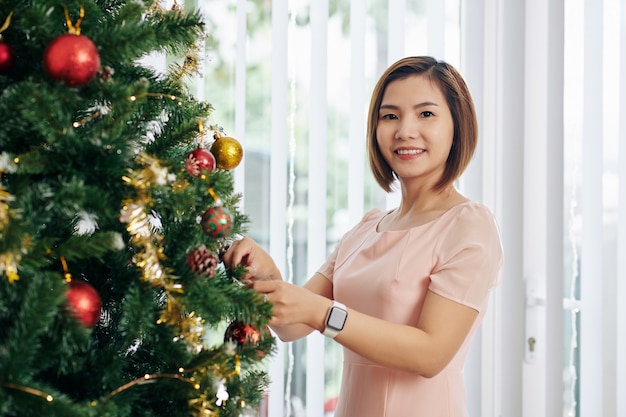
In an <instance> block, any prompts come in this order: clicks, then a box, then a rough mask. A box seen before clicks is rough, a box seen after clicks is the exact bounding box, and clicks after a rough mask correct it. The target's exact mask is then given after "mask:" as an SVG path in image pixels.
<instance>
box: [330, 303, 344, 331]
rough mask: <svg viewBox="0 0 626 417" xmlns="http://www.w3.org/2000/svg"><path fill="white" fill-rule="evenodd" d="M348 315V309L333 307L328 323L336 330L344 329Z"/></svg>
mask: <svg viewBox="0 0 626 417" xmlns="http://www.w3.org/2000/svg"><path fill="white" fill-rule="evenodd" d="M347 317H348V312H347V311H346V310H342V309H341V308H337V307H333V308H332V309H331V310H330V314H329V315H328V320H327V321H326V325H327V326H328V327H331V328H333V329H336V330H342V329H343V325H344V324H345V322H346V318H347Z"/></svg>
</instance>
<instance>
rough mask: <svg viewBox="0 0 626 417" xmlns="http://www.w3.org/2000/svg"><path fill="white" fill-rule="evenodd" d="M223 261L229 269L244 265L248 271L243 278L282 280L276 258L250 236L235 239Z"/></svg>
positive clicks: (250, 279)
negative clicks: (275, 261)
mask: <svg viewBox="0 0 626 417" xmlns="http://www.w3.org/2000/svg"><path fill="white" fill-rule="evenodd" d="M222 261H223V262H224V266H226V267H227V268H228V269H234V268H235V267H236V266H237V265H242V266H244V267H245V268H246V269H247V270H248V272H247V273H246V274H245V275H244V276H242V278H243V279H244V280H246V281H250V282H254V281H258V280H281V281H282V276H281V274H280V271H279V269H278V268H277V267H276V264H275V263H274V260H273V259H272V258H271V256H270V255H269V254H268V253H267V252H265V251H264V250H263V249H262V248H261V247H260V246H259V245H258V244H257V243H256V242H255V241H254V240H252V239H250V238H249V237H244V238H243V239H240V240H236V241H234V242H233V243H232V245H230V248H228V250H227V251H226V252H225V253H224V255H223V256H222Z"/></svg>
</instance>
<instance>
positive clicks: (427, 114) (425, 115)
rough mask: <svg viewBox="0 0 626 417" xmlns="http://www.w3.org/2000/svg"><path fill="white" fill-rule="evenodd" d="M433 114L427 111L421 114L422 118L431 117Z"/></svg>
mask: <svg viewBox="0 0 626 417" xmlns="http://www.w3.org/2000/svg"><path fill="white" fill-rule="evenodd" d="M432 116H434V114H433V113H432V112H430V111H428V110H426V111H423V112H422V117H432Z"/></svg>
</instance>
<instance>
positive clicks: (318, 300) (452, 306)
mask: <svg viewBox="0 0 626 417" xmlns="http://www.w3.org/2000/svg"><path fill="white" fill-rule="evenodd" d="M320 280H326V278H325V277H323V276H322V275H316V276H314V277H313V279H312V281H311V282H312V283H314V284H316V285H317V284H321V282H320ZM326 281H327V280H326ZM254 288H255V289H256V290H257V291H260V292H262V293H264V294H267V295H268V298H269V299H271V300H272V302H273V303H274V316H273V317H272V320H271V321H270V325H271V326H272V327H273V328H274V329H276V330H277V332H278V331H279V330H280V333H279V335H280V337H281V339H282V338H283V337H284V338H285V339H286V340H293V339H292V336H294V335H296V336H299V334H298V333H295V332H294V333H292V330H293V329H295V328H296V327H293V326H294V324H297V323H304V324H306V326H307V327H308V328H310V329H316V330H319V331H320V332H321V331H323V329H324V323H325V318H326V314H327V312H328V309H329V308H330V306H331V304H332V302H331V300H330V299H328V298H326V297H322V296H321V295H317V294H313V293H312V292H310V291H308V290H306V289H304V288H298V287H294V286H292V285H291V284H286V283H284V282H277V281H257V282H255V283H254ZM477 315H478V312H477V311H476V310H474V309H472V308H471V307H468V306H465V305H463V304H460V303H457V302H455V301H451V300H449V299H447V298H445V297H442V296H440V295H437V294H436V293H434V292H432V291H429V292H428V294H427V295H426V299H425V301H424V306H423V309H422V313H421V315H420V320H419V323H418V325H417V327H413V326H407V325H402V324H396V323H391V322H388V321H385V320H382V319H379V318H375V317H372V316H368V315H366V314H363V313H360V312H358V311H356V310H353V309H351V308H348V318H347V320H346V323H345V326H344V328H343V331H342V332H341V333H339V335H337V337H336V338H335V340H336V341H337V342H339V343H340V344H342V345H343V346H345V347H347V348H348V349H350V350H352V351H354V352H356V353H358V354H359V355H361V356H363V357H365V358H367V359H369V360H371V361H373V362H374V363H376V364H378V365H381V366H388V367H391V368H395V369H401V370H405V371H409V372H417V373H419V374H421V375H423V376H425V377H433V376H435V375H437V374H438V373H439V372H441V371H442V370H443V369H444V368H445V367H446V365H447V364H448V363H449V362H450V360H451V359H452V358H453V357H454V355H455V354H456V352H457V351H458V350H459V348H460V347H461V345H462V343H463V341H464V340H465V338H466V337H467V334H468V333H469V331H470V329H471V328H472V325H473V323H474V320H475V319H476V317H477ZM287 329H290V330H287Z"/></svg>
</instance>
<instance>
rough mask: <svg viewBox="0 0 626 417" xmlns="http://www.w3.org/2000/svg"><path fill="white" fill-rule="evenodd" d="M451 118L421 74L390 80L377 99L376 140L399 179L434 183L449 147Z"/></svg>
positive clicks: (437, 91)
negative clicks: (380, 96) (381, 95)
mask: <svg viewBox="0 0 626 417" xmlns="http://www.w3.org/2000/svg"><path fill="white" fill-rule="evenodd" d="M453 136H454V121H453V119H452V114H451V113H450V109H449V107H448V103H447V101H446V98H445V96H444V95H443V93H442V92H441V90H440V89H439V87H438V86H437V85H435V84H434V83H433V82H431V81H430V80H429V79H428V78H426V77H424V76H422V75H412V76H409V77H407V78H403V79H399V80H395V81H392V82H391V83H389V85H387V88H386V89H385V92H384V93H383V98H382V101H381V105H380V109H379V115H378V123H377V125H376V139H377V143H378V147H379V149H380V151H381V153H382V155H383V157H384V158H385V160H386V161H387V163H388V164H389V166H390V167H391V169H392V170H393V171H394V172H395V173H396V175H397V176H398V178H399V179H400V181H403V182H406V181H409V180H411V181H424V182H428V183H432V184H435V183H436V182H437V181H438V180H439V179H440V178H441V176H442V174H443V172H444V169H445V163H446V160H447V158H448V154H449V153H450V148H451V147H452V138H453Z"/></svg>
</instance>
